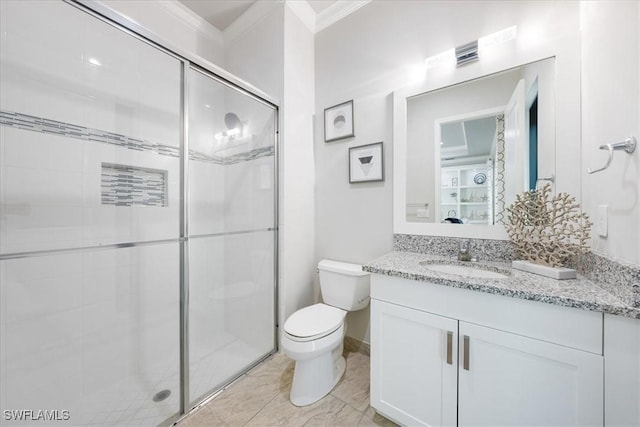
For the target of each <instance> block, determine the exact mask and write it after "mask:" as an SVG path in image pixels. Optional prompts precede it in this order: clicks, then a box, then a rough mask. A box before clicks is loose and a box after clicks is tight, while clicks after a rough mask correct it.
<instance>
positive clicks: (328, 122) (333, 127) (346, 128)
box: [324, 99, 355, 142]
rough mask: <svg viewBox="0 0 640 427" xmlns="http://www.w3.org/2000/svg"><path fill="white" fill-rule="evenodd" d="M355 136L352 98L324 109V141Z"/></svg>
mask: <svg viewBox="0 0 640 427" xmlns="http://www.w3.org/2000/svg"><path fill="white" fill-rule="evenodd" d="M352 136H355V133H354V130H353V99H352V100H351V101H347V102H343V103H342V104H338V105H334V106H333V107H329V108H325V109H324V142H331V141H337V140H338V139H343V138H349V137H352Z"/></svg>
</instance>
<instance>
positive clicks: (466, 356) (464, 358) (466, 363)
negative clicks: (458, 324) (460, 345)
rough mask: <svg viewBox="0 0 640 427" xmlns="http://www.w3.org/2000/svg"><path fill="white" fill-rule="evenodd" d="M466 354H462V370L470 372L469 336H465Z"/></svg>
mask: <svg viewBox="0 0 640 427" xmlns="http://www.w3.org/2000/svg"><path fill="white" fill-rule="evenodd" d="M463 341H464V352H463V354H462V368H463V369H464V370H465V371H468V370H469V336H468V335H465V336H464V339H463Z"/></svg>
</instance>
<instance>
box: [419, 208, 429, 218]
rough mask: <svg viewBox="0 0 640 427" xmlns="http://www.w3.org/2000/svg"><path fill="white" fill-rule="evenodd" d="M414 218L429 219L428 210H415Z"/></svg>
mask: <svg viewBox="0 0 640 427" xmlns="http://www.w3.org/2000/svg"><path fill="white" fill-rule="evenodd" d="M416 217H417V218H429V208H418V209H416Z"/></svg>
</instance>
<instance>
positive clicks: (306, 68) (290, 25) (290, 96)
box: [225, 2, 316, 327]
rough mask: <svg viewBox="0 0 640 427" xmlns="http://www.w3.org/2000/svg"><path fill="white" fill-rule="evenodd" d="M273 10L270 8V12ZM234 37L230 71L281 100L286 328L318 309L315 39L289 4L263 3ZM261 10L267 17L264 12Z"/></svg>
mask: <svg viewBox="0 0 640 427" xmlns="http://www.w3.org/2000/svg"><path fill="white" fill-rule="evenodd" d="M267 8H268V9H267ZM252 9H255V10H251V9H250V10H249V11H248V13H247V16H246V17H244V18H241V21H239V22H237V23H234V24H233V27H232V28H229V29H228V30H226V31H225V34H226V59H225V61H226V68H227V70H228V71H230V72H231V73H233V74H235V75H236V76H238V77H240V78H241V79H243V80H246V81H247V82H249V83H251V84H253V85H254V86H256V87H259V88H260V89H261V90H264V91H265V92H267V93H269V94H271V95H272V96H274V97H276V98H278V99H279V100H280V106H281V110H280V153H279V154H280V156H279V161H280V204H279V216H280V221H279V222H280V234H279V236H280V240H279V246H280V248H279V250H280V287H279V303H280V310H279V324H280V325H281V327H282V325H283V323H284V321H285V319H286V318H287V317H288V316H289V315H291V314H292V313H293V312H294V311H296V310H298V309H299V308H302V307H304V306H307V305H310V304H312V303H313V302H314V300H315V298H316V295H315V293H314V288H313V277H314V276H315V259H314V232H315V229H314V215H315V210H314V158H313V114H314V108H315V104H314V56H313V52H314V38H313V33H312V32H311V31H310V30H309V29H308V28H307V27H305V25H304V24H303V23H302V21H301V20H300V19H299V18H298V17H297V16H296V15H295V14H294V13H293V12H292V10H291V9H290V8H289V7H288V5H286V4H285V3H277V2H273V3H268V2H258V3H256V4H255V5H254V6H252ZM258 9H261V10H263V11H265V12H266V15H265V14H264V13H259V10H258Z"/></svg>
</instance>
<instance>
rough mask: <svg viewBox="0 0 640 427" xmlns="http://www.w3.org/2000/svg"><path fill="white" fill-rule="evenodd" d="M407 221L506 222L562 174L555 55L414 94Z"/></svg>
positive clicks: (410, 105) (409, 131) (410, 108)
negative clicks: (514, 206) (519, 200)
mask: <svg viewBox="0 0 640 427" xmlns="http://www.w3.org/2000/svg"><path fill="white" fill-rule="evenodd" d="M406 144H407V145H406V146H407V156H406V177H407V180H406V200H407V203H406V211H405V213H406V221H407V222H422V223H452V224H468V225H494V224H502V223H504V220H505V207H506V206H509V205H510V204H511V203H513V201H514V200H515V195H516V194H518V193H520V192H522V191H525V190H530V189H534V188H535V187H536V184H537V183H538V182H539V179H543V180H544V182H552V181H554V178H553V177H554V176H555V59H554V58H548V59H545V60H541V61H537V62H534V63H531V64H526V65H523V66H520V67H515V68H513V69H510V70H506V71H503V72H499V73H496V74H493V75H490V76H486V77H483V78H479V79H475V80H471V81H467V82H463V83H459V84H456V85H453V86H449V87H446V88H443V89H438V90H435V91H430V92H426V93H422V94H419V95H415V96H412V97H410V98H408V99H407V140H406Z"/></svg>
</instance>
